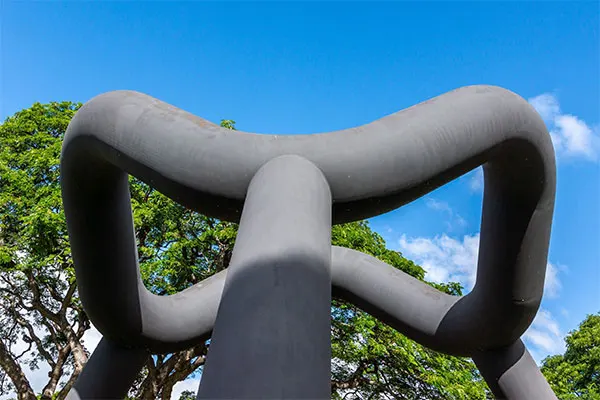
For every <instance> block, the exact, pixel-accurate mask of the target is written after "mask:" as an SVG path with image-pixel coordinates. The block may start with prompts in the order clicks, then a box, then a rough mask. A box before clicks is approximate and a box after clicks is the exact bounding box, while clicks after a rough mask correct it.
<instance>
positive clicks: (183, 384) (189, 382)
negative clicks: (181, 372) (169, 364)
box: [171, 378, 200, 400]
mask: <svg viewBox="0 0 600 400" xmlns="http://www.w3.org/2000/svg"><path fill="white" fill-rule="evenodd" d="M199 385H200V378H190V379H186V380H184V381H180V382H177V383H176V384H175V386H173V392H172V393H171V400H177V399H179V396H181V393H183V392H185V391H186V390H191V391H192V392H194V393H196V392H197V391H198V386H199Z"/></svg>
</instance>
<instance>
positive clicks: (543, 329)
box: [523, 308, 565, 365]
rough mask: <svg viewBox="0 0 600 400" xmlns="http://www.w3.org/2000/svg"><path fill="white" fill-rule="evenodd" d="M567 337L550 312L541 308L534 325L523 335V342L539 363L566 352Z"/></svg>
mask: <svg viewBox="0 0 600 400" xmlns="http://www.w3.org/2000/svg"><path fill="white" fill-rule="evenodd" d="M564 338H565V335H564V334H563V333H562V332H561V330H560V327H559V325H558V322H556V320H555V319H554V317H553V316H552V314H551V313H550V311H548V310H546V309H544V308H540V310H539V311H538V313H537V315H536V316H535V319H534V320H533V323H532V324H531V326H530V327H529V329H527V331H526V332H525V333H524V334H523V340H524V341H525V343H526V344H527V345H528V348H529V349H530V352H531V356H532V357H533V359H534V360H535V361H536V362H537V363H538V365H539V364H540V363H541V362H542V360H543V359H544V358H545V357H546V356H549V355H553V354H561V353H564V351H565V341H564Z"/></svg>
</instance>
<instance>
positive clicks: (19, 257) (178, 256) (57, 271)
mask: <svg viewBox="0 0 600 400" xmlns="http://www.w3.org/2000/svg"><path fill="white" fill-rule="evenodd" d="M79 106H80V104H77V103H72V102H52V103H48V104H39V103H36V104H34V105H33V106H32V107H30V108H28V109H25V110H22V111H20V112H17V113H16V114H15V115H13V116H11V117H9V118H8V119H6V121H4V123H2V125H0V188H1V189H0V270H1V273H0V277H1V279H0V318H1V320H0V395H2V394H7V393H15V392H16V393H18V395H17V396H18V398H19V399H28V400H30V399H35V398H41V399H55V398H56V399H63V398H64V397H65V395H66V393H67V392H68V390H69V389H70V387H71V386H72V385H73V383H74V381H75V379H76V378H77V376H78V374H79V373H80V372H81V370H82V368H83V367H84V365H85V363H86V361H87V359H88V357H89V351H90V350H91V349H87V348H86V346H85V343H84V340H83V337H84V334H85V333H86V332H87V331H88V330H89V329H90V328H91V323H90V321H89V319H88V318H87V315H86V313H85V311H84V310H83V308H82V306H81V302H80V301H79V298H78V295H77V286H76V282H75V276H74V269H73V261H72V258H71V254H70V247H69V240H68V236H67V231H66V224H65V216H64V212H63V209H62V199H61V193H60V184H59V178H60V176H59V157H60V149H61V144H62V137H63V134H64V132H65V130H66V128H67V126H68V123H69V121H70V119H71V118H72V117H73V115H74V114H75V112H76V110H77V109H78V108H79ZM221 125H222V126H223V127H225V128H228V129H235V122H234V121H232V120H223V121H222V122H221ZM129 183H130V191H131V206H132V211H133V216H134V223H135V235H136V239H137V244H138V252H139V263H140V271H141V275H142V278H143V281H144V283H145V285H146V287H147V288H148V289H149V290H150V291H152V292H153V293H155V294H158V295H167V294H173V293H176V292H178V291H181V290H183V289H185V288H187V287H189V286H191V285H194V284H196V283H198V282H200V281H201V280H203V279H205V278H207V277H208V276H210V275H212V274H214V273H216V272H218V271H221V270H223V269H224V268H226V267H227V265H228V263H229V260H230V258H231V253H232V250H233V244H234V242H235V237H236V233H237V225H236V224H233V223H228V222H224V221H220V220H217V219H214V218H209V217H207V216H204V215H201V214H199V213H196V212H193V211H191V210H188V209H186V208H185V207H183V206H181V205H179V204H177V203H175V202H173V201H172V200H170V199H169V198H167V197H166V196H164V195H163V194H161V193H159V192H158V191H156V190H154V189H153V188H151V187H149V186H148V185H146V184H144V183H142V182H141V181H139V180H137V179H135V178H133V177H130V179H129ZM332 243H333V244H334V245H338V246H344V247H348V248H352V249H356V250H359V251H362V252H365V253H368V254H371V255H373V256H375V257H377V258H379V259H381V260H383V261H385V262H387V263H388V264H390V265H391V266H393V267H395V268H398V269H400V270H402V271H404V272H406V273H408V274H410V275H412V276H414V277H416V278H418V279H421V280H424V278H425V271H424V270H423V269H422V268H421V267H420V266H418V265H416V264H415V263H414V262H412V261H410V260H408V259H406V258H404V257H403V256H402V254H400V253H399V252H397V251H393V250H390V249H388V248H387V247H386V244H385V241H384V240H383V238H382V237H381V236H380V235H378V234H377V233H376V232H374V231H372V230H371V228H370V227H369V224H368V223H367V222H366V221H359V222H355V223H350V224H345V225H338V226H334V227H333V229H332ZM432 285H433V284H432ZM434 286H436V287H437V288H438V289H440V290H443V291H445V292H448V293H452V294H460V293H461V287H460V285H458V284H456V283H449V284H441V285H439V284H438V285H434ZM331 338H332V355H333V358H332V378H331V388H332V398H338V399H339V398H345V399H352V398H373V399H379V398H382V399H383V398H395V399H415V398H428V399H484V398H487V397H489V396H490V394H489V390H488V388H487V386H486V384H485V383H484V382H483V380H482V379H481V377H480V375H479V373H478V371H477V369H476V368H475V366H474V364H473V363H472V361H471V360H469V359H465V358H458V357H451V356H446V355H443V354H440V353H436V352H434V351H431V350H428V349H426V348H424V347H423V346H420V345H419V344H417V343H415V342H413V341H412V340H409V339H408V338H406V337H405V336H403V335H402V334H400V333H398V332H397V331H395V330H394V329H392V328H390V327H389V326H387V325H385V324H383V323H381V322H379V321H378V320H377V319H375V318H373V317H372V316H370V315H368V314H367V313H365V312H363V311H361V310H360V309H358V308H356V307H355V306H353V305H351V304H347V303H345V302H343V301H340V300H334V301H333V303H332V328H331ZM209 346H210V343H209V342H207V343H202V344H199V345H197V346H195V347H193V348H191V349H188V350H185V351H181V352H178V353H174V354H166V355H156V356H154V357H152V358H151V359H150V360H149V361H148V363H147V365H146V366H145V368H144V370H143V371H142V372H141V373H140V375H139V377H138V379H137V381H136V382H135V385H134V387H133V388H132V390H131V392H130V397H131V398H136V399H157V398H160V399H170V398H171V395H172V391H173V386H174V385H175V384H176V383H177V382H179V381H181V380H184V379H186V378H187V377H189V376H190V375H193V374H199V373H201V370H202V366H203V364H204V360H205V357H206V354H207V351H208V348H209ZM582 360H583V359H582ZM582 362H583V361H582ZM596 365H597V364H596ZM36 368H44V369H47V370H49V373H48V379H47V380H46V382H45V383H44V385H43V388H42V389H41V391H39V389H38V388H35V390H34V387H32V382H30V380H29V378H28V375H27V374H28V369H36ZM594 379H596V380H597V375H596V378H594ZM596 382H597V381H596ZM36 390H37V391H38V392H36ZM185 396H187V397H186V398H192V397H193V393H190V392H187V393H186V394H185Z"/></svg>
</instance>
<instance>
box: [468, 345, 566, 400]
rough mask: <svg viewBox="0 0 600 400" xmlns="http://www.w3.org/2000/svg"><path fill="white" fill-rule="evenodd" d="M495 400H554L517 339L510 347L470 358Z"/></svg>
mask: <svg viewBox="0 0 600 400" xmlns="http://www.w3.org/2000/svg"><path fill="white" fill-rule="evenodd" d="M473 361H475V365H476V366H477V368H479V371H480V372H481V375H482V376H483V378H484V379H485V381H486V383H487V384H488V386H489V387H490V389H491V390H492V392H493V393H494V396H495V398H497V399H514V400H517V399H547V400H552V399H556V398H557V397H556V395H555V394H554V392H553V391H552V388H551V387H550V385H549V384H548V381H546V378H544V375H542V372H541V371H540V369H539V368H538V366H537V365H536V363H535V361H534V359H533V358H532V357H531V354H529V352H528V351H527V348H525V345H524V344H523V342H522V341H521V340H520V339H519V340H517V341H516V342H515V343H513V344H512V345H511V346H508V347H505V348H502V349H497V350H487V351H483V352H481V353H478V354H474V355H473Z"/></svg>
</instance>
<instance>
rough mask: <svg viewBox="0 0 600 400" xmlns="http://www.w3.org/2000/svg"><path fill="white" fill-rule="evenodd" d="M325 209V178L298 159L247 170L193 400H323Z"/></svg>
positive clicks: (326, 385)
mask: <svg viewBox="0 0 600 400" xmlns="http://www.w3.org/2000/svg"><path fill="white" fill-rule="evenodd" d="M331 207H332V204H331V193H330V189H329V185H328V183H327V181H326V179H325V177H324V176H323V174H322V173H321V171H320V170H319V169H318V168H317V167H315V166H314V165H313V164H312V163H310V162H309V161H307V160H306V159H304V158H301V157H298V156H282V157H278V158H275V159H273V160H272V161H269V162H268V163H267V164H265V165H264V166H263V167H262V168H261V169H260V170H259V171H258V172H257V173H256V175H255V176H254V178H253V179H252V182H251V183H250V186H249V189H248V195H247V197H246V201H245V204H244V209H243V212H242V218H241V221H240V227H239V231H238V236H237V239H236V243H235V247H234V250H233V255H232V259H231V263H230V265H229V267H228V269H227V278H226V282H225V288H224V290H223V295H222V297H221V302H220V306H219V311H218V314H217V319H216V322H215V327H214V330H213V334H212V339H211V343H210V348H209V351H208V355H207V363H206V365H205V367H204V371H203V374H202V381H201V383H200V387H199V389H198V399H216V398H226V399H242V398H255V399H273V398H277V399H301V398H304V399H328V398H330V395H331V389H330V375H331V341H330V326H331V325H330V324H331V313H330V308H331V269H330V265H331Z"/></svg>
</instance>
